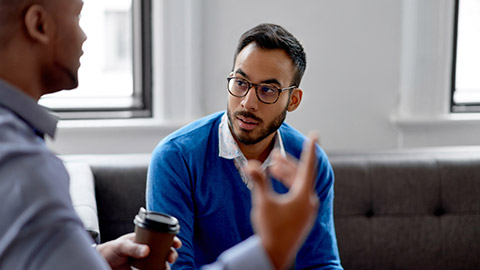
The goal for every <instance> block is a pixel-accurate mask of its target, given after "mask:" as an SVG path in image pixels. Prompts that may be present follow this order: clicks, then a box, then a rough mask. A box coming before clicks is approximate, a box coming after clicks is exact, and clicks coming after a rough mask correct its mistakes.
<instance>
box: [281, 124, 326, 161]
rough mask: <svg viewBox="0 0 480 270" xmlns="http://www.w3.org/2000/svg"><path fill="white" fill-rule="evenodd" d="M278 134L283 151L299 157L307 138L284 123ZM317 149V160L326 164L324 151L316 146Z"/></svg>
mask: <svg viewBox="0 0 480 270" xmlns="http://www.w3.org/2000/svg"><path fill="white" fill-rule="evenodd" d="M280 134H281V136H282V141H283V146H284V148H285V150H286V151H287V152H289V153H290V154H293V155H294V156H296V157H297V158H298V157H300V154H301V152H302V149H303V143H304V141H305V140H306V139H307V136H305V135H304V134H303V133H301V132H300V131H298V130H297V129H295V128H294V127H292V126H291V125H289V124H287V123H285V122H284V123H283V124H282V125H281V126H280ZM317 149H318V151H317V156H318V158H319V159H320V160H325V161H327V162H328V158H327V154H326V153H325V151H324V150H323V149H322V148H321V147H320V146H319V145H317Z"/></svg>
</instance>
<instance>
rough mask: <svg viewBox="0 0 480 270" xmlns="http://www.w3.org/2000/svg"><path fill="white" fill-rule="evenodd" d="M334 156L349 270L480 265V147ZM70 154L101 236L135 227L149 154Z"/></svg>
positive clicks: (338, 218)
mask: <svg viewBox="0 0 480 270" xmlns="http://www.w3.org/2000/svg"><path fill="white" fill-rule="evenodd" d="M329 156H330V160H331V163H332V165H333V168H334V171H335V175H336V181H335V209H334V213H335V226H336V230H337V238H338V245H339V250H340V257H341V260H342V264H343V266H344V267H345V269H354V270H361V269H382V270H383V269H422V270H426V269H432V270H433V269H435V270H439V269H472V270H473V269H476V270H478V269H480V148H476V147H475V148H471V147H470V148H447V149H446V148H443V149H416V150H402V151H390V152H376V153H373V152H368V153H367V152H364V153H330V154H329ZM65 159H66V160H67V164H69V165H70V167H72V164H73V165H74V164H76V163H82V162H87V163H88V164H89V166H87V167H90V169H91V180H92V181H93V182H92V185H94V190H95V194H96V195H95V196H96V207H97V210H96V211H98V221H99V230H100V236H101V241H102V242H103V241H107V240H110V239H114V238H116V237H118V236H120V235H122V234H124V233H126V232H130V231H132V230H133V223H132V219H133V217H134V215H135V213H136V212H137V211H138V208H139V207H140V206H142V205H144V204H145V202H144V196H145V178H146V172H147V164H148V156H146V155H133V156H132V155H129V156H103V157H91V156H90V157H81V156H76V157H74V156H73V157H72V156H69V157H65ZM73 167H75V166H73ZM80 167H81V166H80ZM84 169H85V167H83V169H82V170H84ZM72 171H73V172H72V174H75V175H77V174H78V172H75V168H73V169H72ZM80 174H81V173H80ZM75 181H84V180H81V179H77V180H75ZM73 192H75V191H73ZM80 206H81V205H80ZM92 211H93V210H92ZM92 211H90V212H92ZM93 223H95V222H93ZM86 226H87V225H86ZM90 226H92V225H90ZM87 227H88V226H87ZM93 227H95V226H93ZM91 230H95V229H91ZM97 230H98V229H97Z"/></svg>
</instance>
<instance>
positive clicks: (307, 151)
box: [292, 132, 318, 192]
mask: <svg viewBox="0 0 480 270" xmlns="http://www.w3.org/2000/svg"><path fill="white" fill-rule="evenodd" d="M317 137H318V136H317V135H316V133H312V132H311V133H309V135H308V140H306V141H305V143H304V146H303V151H302V155H301V157H300V163H299V165H298V174H297V180H295V182H294V183H293V186H292V188H294V189H298V190H300V191H302V192H305V189H307V190H310V191H311V190H312V188H313V186H314V183H315V175H316V163H317V158H316V155H315V150H316V142H317V140H318V139H317ZM298 178H300V179H298Z"/></svg>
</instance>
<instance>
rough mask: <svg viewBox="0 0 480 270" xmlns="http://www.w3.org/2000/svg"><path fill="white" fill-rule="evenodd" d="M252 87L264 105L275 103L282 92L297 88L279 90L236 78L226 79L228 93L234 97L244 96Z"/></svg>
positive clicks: (267, 85) (272, 86)
mask: <svg viewBox="0 0 480 270" xmlns="http://www.w3.org/2000/svg"><path fill="white" fill-rule="evenodd" d="M252 87H254V88H255V93H256V94H257V98H258V100H260V101H261V102H263V103H265V104H273V103H275V102H277V100H278V98H279V97H280V94H281V93H282V92H283V91H286V90H291V89H295V88H297V87H296V86H290V87H287V88H283V89H280V88H278V87H276V86H274V85H270V84H256V83H251V82H249V81H247V80H245V79H240V78H237V77H228V78H227V89H228V92H229V93H230V95H232V96H234V97H239V98H241V97H244V96H246V95H247V94H248V91H250V89H251V88H252Z"/></svg>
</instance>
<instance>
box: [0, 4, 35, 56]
mask: <svg viewBox="0 0 480 270" xmlns="http://www.w3.org/2000/svg"><path fill="white" fill-rule="evenodd" d="M32 2H33V0H0V49H2V48H4V47H5V46H6V45H8V42H9V41H10V40H11V39H12V36H13V35H14V34H15V33H16V32H17V31H19V28H20V27H21V25H22V24H21V21H22V19H23V13H24V12H25V8H26V7H27V6H28V5H29V4H30V3H32ZM37 2H41V0H40V1H37Z"/></svg>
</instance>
